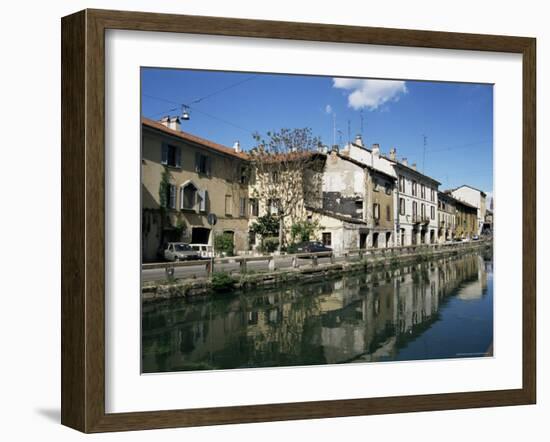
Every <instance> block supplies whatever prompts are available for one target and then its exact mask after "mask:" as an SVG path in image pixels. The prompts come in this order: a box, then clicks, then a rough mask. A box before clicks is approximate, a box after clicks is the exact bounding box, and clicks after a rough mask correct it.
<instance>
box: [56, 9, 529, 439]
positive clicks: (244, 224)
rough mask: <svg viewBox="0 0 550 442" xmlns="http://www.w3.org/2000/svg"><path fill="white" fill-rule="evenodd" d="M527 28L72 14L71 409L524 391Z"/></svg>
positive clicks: (449, 397)
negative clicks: (483, 30)
mask: <svg viewBox="0 0 550 442" xmlns="http://www.w3.org/2000/svg"><path fill="white" fill-rule="evenodd" d="M535 166H536V158H535V40H534V39H531V38H525V37H510V36H491V35H472V34H457V33H445V32H431V31H415V30H399V29H383V28H366V27H350V26H340V25H326V24H323V25H321V24H311V23H288V22H270V21H256V20H240V19H229V18H215V17H195V16H178V15H165V14H151V13H139V12H121V11H101V10H85V11H81V12H78V13H76V14H73V15H70V16H68V17H65V18H63V20H62V423H63V424H65V425H67V426H70V427H73V428H76V429H78V430H81V431H84V432H102V431H121V430H139V429H150V428H168V427H183V426H194V425H214V424H224V423H239V422H260V421H275V420H288V419H307V418H323V417H337V416H352V415H367V414H380V413H400V412H411V411H428V410H444V409H457V408H471V407H486V406H503V405H521V404H532V403H534V402H535V397H536V351H535V328H536V324H535V292H536V290H535V280H536V275H535V267H536V266H535V263H536V237H535V231H536V219H535V214H536V210H535V209H536V208H535V200H536V186H535V182H536V178H535Z"/></svg>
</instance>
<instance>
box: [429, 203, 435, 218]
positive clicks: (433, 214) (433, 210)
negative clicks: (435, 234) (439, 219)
mask: <svg viewBox="0 0 550 442" xmlns="http://www.w3.org/2000/svg"><path fill="white" fill-rule="evenodd" d="M430 210H431V212H432V213H431V215H432V219H435V207H434V206H432V207H431V208H430Z"/></svg>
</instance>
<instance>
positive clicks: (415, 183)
mask: <svg viewBox="0 0 550 442" xmlns="http://www.w3.org/2000/svg"><path fill="white" fill-rule="evenodd" d="M417 184H418V183H417V182H416V181H413V183H412V194H413V196H416V194H417Z"/></svg>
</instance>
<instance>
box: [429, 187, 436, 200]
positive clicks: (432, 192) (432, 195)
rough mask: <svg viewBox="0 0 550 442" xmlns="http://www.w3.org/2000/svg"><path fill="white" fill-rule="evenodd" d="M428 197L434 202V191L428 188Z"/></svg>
mask: <svg viewBox="0 0 550 442" xmlns="http://www.w3.org/2000/svg"><path fill="white" fill-rule="evenodd" d="M430 199H431V200H432V203H433V202H435V191H434V190H433V189H431V190H430Z"/></svg>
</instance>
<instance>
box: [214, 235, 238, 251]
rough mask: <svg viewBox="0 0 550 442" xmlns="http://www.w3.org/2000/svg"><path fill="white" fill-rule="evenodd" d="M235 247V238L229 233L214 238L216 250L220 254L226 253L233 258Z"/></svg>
mask: <svg viewBox="0 0 550 442" xmlns="http://www.w3.org/2000/svg"><path fill="white" fill-rule="evenodd" d="M234 247H235V245H234V244H233V236H232V235H228V234H227V233H222V234H221V235H216V237H215V238H214V249H215V250H216V252H218V253H224V254H225V255H227V256H233V250H234Z"/></svg>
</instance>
